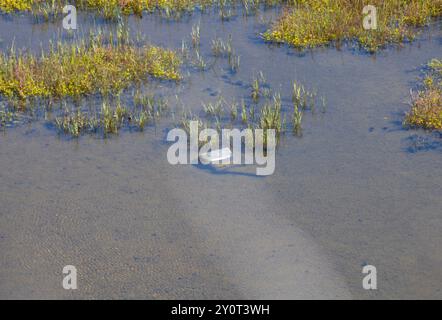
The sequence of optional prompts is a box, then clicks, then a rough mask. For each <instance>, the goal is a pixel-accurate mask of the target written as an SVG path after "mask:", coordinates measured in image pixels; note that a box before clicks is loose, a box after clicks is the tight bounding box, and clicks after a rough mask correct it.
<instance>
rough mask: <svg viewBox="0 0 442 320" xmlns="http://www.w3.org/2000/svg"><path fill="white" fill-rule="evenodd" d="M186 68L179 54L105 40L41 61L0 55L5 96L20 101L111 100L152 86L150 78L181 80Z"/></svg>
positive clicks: (62, 47)
mask: <svg viewBox="0 0 442 320" xmlns="http://www.w3.org/2000/svg"><path fill="white" fill-rule="evenodd" d="M180 65H181V61H180V59H179V57H178V56H177V54H176V53H175V52H173V51H170V50H166V49H162V48H159V47H155V46H144V47H141V48H139V47H136V46H133V45H130V44H125V43H119V44H113V43H112V42H111V43H107V41H104V39H103V37H101V36H99V37H95V38H94V39H93V41H92V42H91V43H88V44H86V43H85V42H81V43H79V44H75V45H67V44H61V43H58V44H56V45H53V46H52V47H51V50H50V51H49V52H48V53H45V52H42V53H41V55H40V56H38V57H37V56H35V55H33V54H31V53H22V52H19V53H17V52H15V50H14V49H11V50H10V51H9V53H7V54H2V55H0V95H1V96H3V97H6V98H8V99H18V100H20V101H26V100H28V99H29V98H32V97H42V98H53V99H59V98H66V97H73V98H78V97H81V96H84V95H87V94H94V93H101V94H102V95H103V96H105V95H108V94H113V93H119V92H121V91H122V90H124V89H125V88H127V87H128V86H129V85H131V84H136V83H142V82H143V81H147V80H148V77H149V76H152V77H155V78H160V79H169V80H179V79H180V71H179V68H180Z"/></svg>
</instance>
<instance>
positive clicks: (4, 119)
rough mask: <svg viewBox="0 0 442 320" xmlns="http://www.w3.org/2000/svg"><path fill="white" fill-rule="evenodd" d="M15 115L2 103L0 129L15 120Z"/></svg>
mask: <svg viewBox="0 0 442 320" xmlns="http://www.w3.org/2000/svg"><path fill="white" fill-rule="evenodd" d="M15 119H16V115H15V113H14V112H12V111H10V110H9V109H7V108H5V107H4V106H3V105H2V106H1V107H0V129H4V128H6V127H7V126H10V125H11V123H13V121H15Z"/></svg>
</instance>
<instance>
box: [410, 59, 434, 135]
mask: <svg viewBox="0 0 442 320" xmlns="http://www.w3.org/2000/svg"><path fill="white" fill-rule="evenodd" d="M404 125H405V126H407V127H420V128H424V129H429V130H433V129H435V130H442V60H438V59H433V60H431V61H430V62H429V63H428V70H427V72H426V75H425V78H424V80H423V84H422V89H421V90H419V91H418V92H417V93H416V94H413V93H412V92H411V110H410V111H409V112H408V113H407V114H406V115H405V120H404Z"/></svg>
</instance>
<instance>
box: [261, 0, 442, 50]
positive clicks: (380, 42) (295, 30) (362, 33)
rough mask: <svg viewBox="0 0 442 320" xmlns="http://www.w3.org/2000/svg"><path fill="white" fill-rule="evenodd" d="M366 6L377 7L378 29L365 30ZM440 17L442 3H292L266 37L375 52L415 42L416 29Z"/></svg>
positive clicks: (356, 0) (319, 0) (339, 0)
mask: <svg viewBox="0 0 442 320" xmlns="http://www.w3.org/2000/svg"><path fill="white" fill-rule="evenodd" d="M367 4H370V5H373V6H375V7H376V8H377V29H376V30H365V29H364V28H363V18H364V15H363V13H362V10H363V8H364V6H365V5H367ZM441 14H442V2H441V0H390V1H384V0H372V1H370V2H369V3H367V2H365V1H363V0H293V1H290V2H289V4H288V5H287V7H286V8H285V10H284V12H283V13H282V15H281V16H280V17H279V19H278V20H277V21H276V22H275V23H274V24H273V26H272V27H271V29H270V30H268V31H267V32H265V33H264V34H263V38H264V39H265V40H267V41H273V42H284V43H288V44H290V45H292V46H294V47H296V48H299V49H306V48H312V47H317V46H323V45H327V44H330V43H332V42H334V43H337V44H339V42H342V41H345V40H348V41H352V40H356V42H357V43H358V44H359V45H360V47H362V48H363V49H365V50H367V51H369V52H375V51H377V50H379V49H380V48H382V47H384V46H385V45H387V44H400V43H402V42H404V41H411V40H413V39H414V37H415V34H416V32H415V30H414V29H415V27H418V26H423V25H425V24H426V23H428V21H429V19H430V18H432V17H440V16H441Z"/></svg>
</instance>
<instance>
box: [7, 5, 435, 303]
mask: <svg viewBox="0 0 442 320" xmlns="http://www.w3.org/2000/svg"><path fill="white" fill-rule="evenodd" d="M274 14H275V12H274V11H267V12H266V13H265V14H263V15H261V16H260V17H249V18H248V19H243V18H242V17H238V18H234V19H232V20H231V21H228V22H224V23H220V21H219V19H218V18H217V17H215V16H213V15H210V14H203V15H199V14H195V15H194V16H193V17H192V18H189V19H186V20H185V21H181V22H165V21H164V20H161V19H158V18H155V17H154V16H147V17H145V18H143V19H142V20H137V19H131V28H132V30H133V33H136V32H137V31H138V32H141V33H142V34H144V35H145V36H146V38H147V39H148V40H149V41H151V42H152V43H154V44H158V45H163V46H166V47H171V48H180V46H181V41H182V39H183V38H187V39H189V34H190V32H191V28H192V25H193V24H195V23H197V22H199V21H200V23H201V51H202V54H203V55H204V56H205V57H207V59H209V61H212V60H211V59H213V58H210V42H211V40H212V39H214V38H215V37H216V36H219V37H222V38H224V39H227V37H228V35H229V34H232V36H233V46H234V48H235V49H236V53H238V54H239V55H241V65H240V69H239V72H238V73H237V74H231V73H230V72H229V71H228V70H227V67H228V65H227V62H226V61H225V60H222V59H221V60H219V61H217V62H216V63H214V66H213V68H211V69H210V70H208V71H206V72H196V71H195V70H191V69H189V70H186V73H187V72H188V74H187V75H186V77H185V79H184V81H183V82H182V83H181V84H179V85H177V86H175V85H173V84H170V83H153V84H152V86H153V87H154V88H155V89H156V90H159V91H161V92H163V93H164V94H165V95H169V96H170V97H173V96H174V95H175V94H178V95H179V97H180V100H181V101H182V103H183V104H184V105H185V106H186V107H187V108H191V109H192V110H194V111H195V112H198V111H201V101H205V102H208V101H214V100H215V99H217V97H218V96H220V95H222V96H224V97H225V98H226V99H227V100H228V101H231V99H233V98H235V99H236V100H237V101H238V100H240V99H241V98H248V97H249V96H250V87H249V83H250V82H251V79H252V77H253V75H254V74H255V73H256V72H258V71H259V70H262V71H263V73H264V74H265V76H266V78H267V81H268V82H269V84H271V86H272V87H273V88H280V91H281V94H282V98H283V104H284V107H285V108H288V107H289V104H290V98H291V97H290V94H291V84H292V81H293V80H298V81H301V82H303V83H304V84H305V85H306V86H307V87H308V88H317V89H318V91H319V93H320V94H321V95H323V96H325V97H326V99H327V102H328V107H327V109H326V112H325V113H318V114H316V115H311V114H307V115H306V116H305V120H304V123H303V128H304V131H303V137H302V138H295V137H292V136H291V135H290V134H287V135H286V136H285V137H284V138H283V140H282V144H281V146H280V148H279V150H278V152H277V155H276V161H277V162H276V170H275V174H274V175H272V176H269V177H265V178H259V177H256V176H254V168H253V167H239V168H232V169H227V170H223V171H222V172H219V171H213V170H208V169H201V167H194V166H175V167H174V166H171V165H169V164H168V162H167V159H166V152H167V148H168V145H167V144H165V142H164V140H165V132H166V131H167V129H168V128H170V127H171V123H170V122H168V121H167V120H165V121H164V122H163V123H162V124H161V125H159V126H158V127H156V128H154V127H149V128H148V129H147V130H146V132H144V133H137V132H134V133H129V132H123V133H122V134H120V135H119V136H116V137H112V138H111V139H108V140H102V139H99V138H97V137H90V136H85V137H82V138H80V139H79V140H78V141H77V140H70V139H65V138H62V137H61V138H59V137H58V136H57V133H56V132H55V131H54V130H53V129H51V127H50V126H47V125H45V123H44V121H37V122H33V123H31V124H25V125H22V126H19V127H17V128H12V129H9V130H7V131H6V133H5V134H2V136H1V137H0V177H1V179H0V181H1V184H0V204H1V206H0V208H1V210H0V228H1V229H0V243H1V245H0V248H1V249H0V250H1V255H2V259H1V261H0V284H1V288H0V297H2V298H154V299H155V298H356V299H365V298H374V299H380V298H442V292H441V289H440V283H442V268H441V266H442V235H441V232H440V230H441V229H442V217H441V211H442V210H441V208H442V198H441V187H440V186H441V184H442V166H441V164H442V157H441V151H442V148H441V147H440V142H439V141H440V137H439V136H437V134H433V135H431V134H428V133H425V132H420V131H407V130H404V129H402V127H401V121H402V117H403V114H404V112H405V111H407V110H408V106H407V105H406V102H407V100H408V95H409V88H410V87H413V86H414V84H415V80H416V78H417V77H418V76H419V75H420V73H419V68H420V67H421V66H422V64H424V63H426V62H427V61H428V60H429V59H431V58H434V57H437V56H438V55H440V49H441V40H442V33H441V29H440V26H438V25H435V26H433V27H432V28H430V29H427V30H425V31H424V32H423V33H422V35H421V37H420V38H419V39H418V41H417V42H415V43H414V44H406V45H405V47H404V48H402V49H401V50H397V49H387V50H385V51H382V52H381V53H380V54H378V55H377V56H375V57H374V56H367V55H365V54H361V53H358V52H356V51H354V50H352V49H351V48H343V49H342V50H341V51H338V50H336V49H334V48H329V49H318V50H314V51H312V52H307V53H305V54H299V53H297V52H295V51H293V50H292V49H289V48H286V47H284V46H283V47H277V46H268V45H266V44H264V43H263V42H262V41H260V40H259V37H258V36H257V34H258V33H259V32H263V31H264V30H265V24H263V22H264V21H267V20H268V19H269V18H271V17H272V16H273V15H274ZM86 19H87V20H81V18H80V21H81V22H80V23H79V26H80V28H81V29H80V31H79V32H83V31H84V32H85V33H87V31H86V30H87V29H88V28H89V27H91V26H92V25H93V24H92V23H91V21H90V18H89V17H88V18H86ZM0 30H1V31H0V38H1V39H3V43H2V44H0V46H1V48H2V50H5V49H6V48H7V47H8V46H9V45H10V44H11V43H12V41H13V40H14V42H15V45H16V47H17V48H21V47H27V48H30V49H31V50H39V48H40V43H43V47H45V44H47V41H48V39H56V38H57V34H58V33H59V32H60V33H61V31H59V28H58V26H56V25H53V24H48V25H41V24H40V25H33V24H31V23H29V19H28V18H27V17H23V18H14V19H12V20H10V19H6V18H4V17H2V18H1V19H0ZM416 135H418V138H416ZM419 137H421V138H419ZM416 140H418V143H416ZM68 264H73V265H75V266H76V267H77V269H78V270H79V290H76V291H74V292H68V291H66V290H63V289H62V287H61V279H62V274H61V270H62V267H63V266H64V265H68ZM365 264H371V265H375V266H376V267H377V270H378V290H376V291H366V290H364V289H363V288H362V278H363V276H364V275H363V274H362V273H361V270H362V266H363V265H365Z"/></svg>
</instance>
